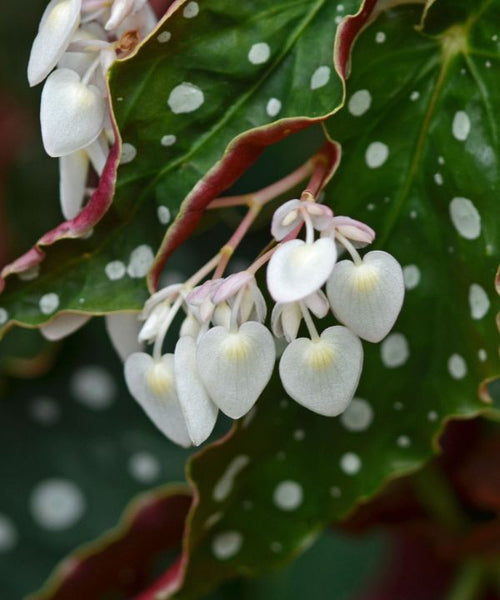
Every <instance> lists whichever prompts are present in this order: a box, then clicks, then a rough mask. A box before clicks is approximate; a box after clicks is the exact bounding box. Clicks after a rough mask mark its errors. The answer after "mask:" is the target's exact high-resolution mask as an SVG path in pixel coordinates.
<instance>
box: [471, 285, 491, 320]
mask: <svg viewBox="0 0 500 600" xmlns="http://www.w3.org/2000/svg"><path fill="white" fill-rule="evenodd" d="M469 306H470V314H471V317H472V318H473V319H476V320H479V319H482V318H483V317H484V316H485V314H486V313H487V312H488V310H489V308H490V300H489V298H488V295H487V294H486V292H485V291H484V289H483V288H482V287H481V286H480V285H478V284H477V283H473V284H472V285H471V286H470V288H469Z"/></svg>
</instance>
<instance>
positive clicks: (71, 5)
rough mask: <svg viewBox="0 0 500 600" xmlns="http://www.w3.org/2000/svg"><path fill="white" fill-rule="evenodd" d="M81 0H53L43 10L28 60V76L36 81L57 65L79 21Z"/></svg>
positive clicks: (41, 79) (43, 77) (33, 81)
mask: <svg viewBox="0 0 500 600" xmlns="http://www.w3.org/2000/svg"><path fill="white" fill-rule="evenodd" d="M81 4H82V0H52V2H50V3H49V5H48V6H47V8H46V9H45V12H44V13H43V16H42V20H41V22H40V28H39V30H38V34H37V36H36V38H35V40H34V41H33V46H32V48H31V54H30V60H29V63H28V80H29V82H30V85H32V86H33V85H36V84H37V83H40V81H43V80H44V79H45V77H46V76H47V75H48V74H49V73H50V71H52V69H53V68H54V67H55V66H56V64H57V61H58V60H59V59H60V58H61V56H62V55H63V53H64V51H65V50H66V48H67V46H68V44H69V42H70V40H71V38H72V36H73V33H74V32H75V30H76V28H77V27H78V23H79V22H80V9H81Z"/></svg>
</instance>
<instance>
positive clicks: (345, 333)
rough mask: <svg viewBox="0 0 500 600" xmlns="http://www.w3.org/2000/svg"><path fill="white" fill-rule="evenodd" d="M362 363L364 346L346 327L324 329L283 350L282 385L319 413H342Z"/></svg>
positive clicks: (351, 393)
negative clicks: (311, 338) (314, 337)
mask: <svg viewBox="0 0 500 600" xmlns="http://www.w3.org/2000/svg"><path fill="white" fill-rule="evenodd" d="M362 366H363V348H362V346H361V342H360V341H359V339H358V338H357V337H356V336H355V335H354V334H353V333H351V332H350V331H349V330H348V329H347V328H346V327H342V326H335V327H329V328H328V329H325V331H323V333H322V334H321V336H319V337H318V338H316V339H313V340H310V339H308V338H298V339H296V340H294V341H293V342H292V343H291V344H290V345H289V346H288V347H287V348H286V349H285V351H284V352H283V355H282V357H281V360H280V365H279V372H280V377H281V381H282V383H283V387H284V388H285V390H286V391H287V393H288V394H289V395H290V396H291V397H292V398H293V399H294V400H295V401H296V402H298V403H299V404H302V405H303V406H305V407H306V408H308V409H309V410H312V411H313V412H315V413H318V414H320V415H325V416H328V417H333V416H335V415H338V414H340V413H342V412H343V411H344V410H345V409H346V408H347V406H348V404H349V403H350V401H351V400H352V398H353V396H354V392H355V391H356V388H357V386H358V383H359V378H360V376H361V370H362Z"/></svg>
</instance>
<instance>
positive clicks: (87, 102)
mask: <svg viewBox="0 0 500 600" xmlns="http://www.w3.org/2000/svg"><path fill="white" fill-rule="evenodd" d="M105 115H106V104H105V101H104V98H103V97H102V95H101V92H100V91H99V89H98V88H97V87H96V86H94V85H89V86H87V85H85V84H84V83H82V82H81V81H80V76H79V75H78V73H75V71H71V70H70V69H57V70H56V71H54V72H53V73H51V75H50V76H49V77H48V79H47V81H46V82H45V85H44V87H43V92H42V101H41V106H40V122H41V125H42V138H43V145H44V147H45V150H46V152H47V154H49V155H50V156H64V155H65V154H71V153H72V152H76V151H77V150H80V149H81V148H84V147H85V146H88V145H89V144H90V143H92V142H93V141H94V140H95V139H96V137H97V136H98V135H99V133H100V132H101V130H102V127H103V124H104V117H105Z"/></svg>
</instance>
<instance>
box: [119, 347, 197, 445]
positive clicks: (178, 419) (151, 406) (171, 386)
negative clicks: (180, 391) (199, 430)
mask: <svg viewBox="0 0 500 600" xmlns="http://www.w3.org/2000/svg"><path fill="white" fill-rule="evenodd" d="M125 381H126V382H127V386H128V388H129V390H130V392H131V394H132V395H133V396H134V398H135V399H136V400H137V402H138V403H139V404H140V405H141V407H142V408H143V410H144V412H145V413H146V414H147V415H148V417H149V418H150V419H151V421H153V423H154V424H155V425H156V427H158V429H159V430H160V431H161V432H162V433H164V434H165V435H166V436H167V437H168V438H169V439H170V440H172V441H173V442H175V443H176V444H179V445H180V446H184V447H185V448H187V447H188V446H190V445H191V438H190V436H189V432H188V428H187V425H186V420H185V417H184V414H183V412H182V409H181V405H180V403H179V398H178V396H177V390H176V386H175V371H174V355H173V354H165V355H163V356H161V358H159V359H155V358H153V357H152V356H150V355H149V354H146V353H144V352H136V353H135V354H131V355H130V356H129V357H128V358H127V360H126V361H125Z"/></svg>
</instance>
